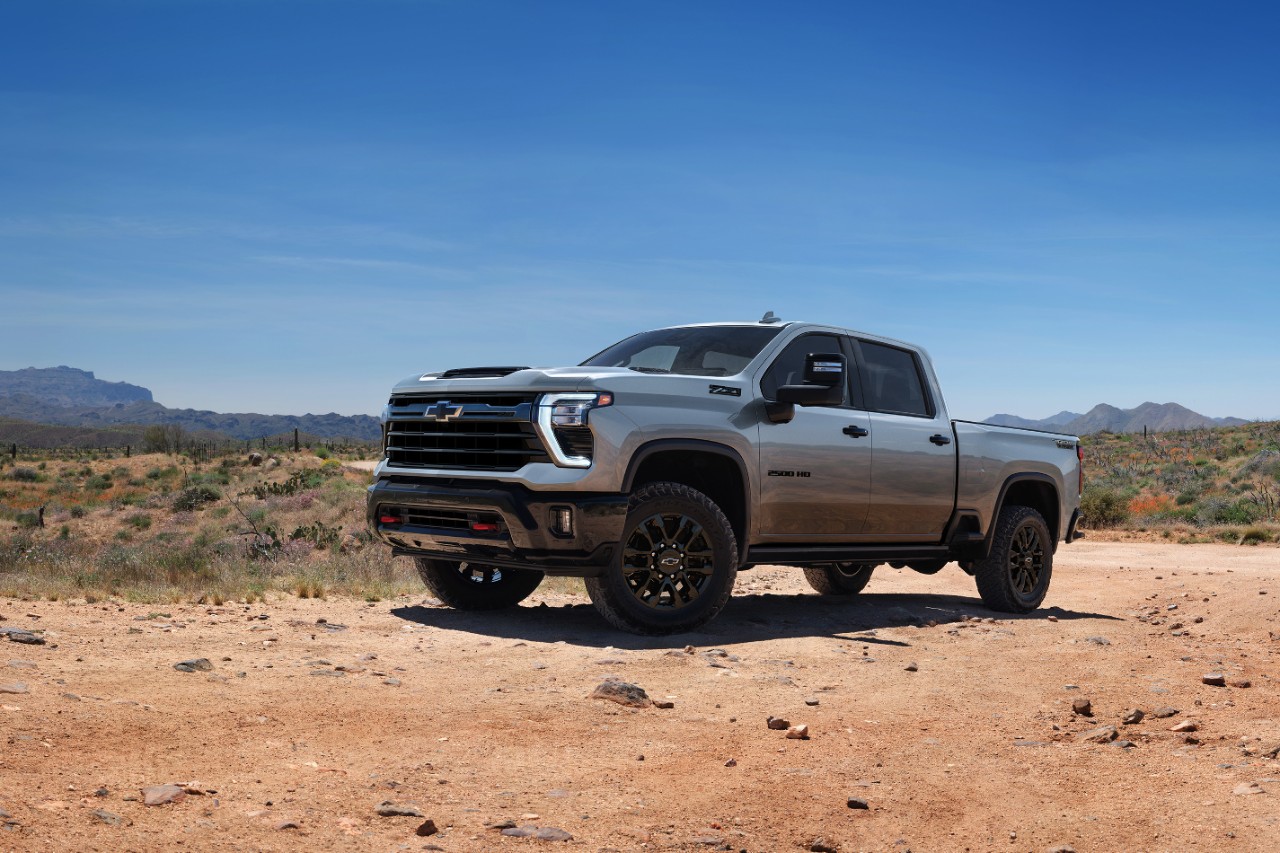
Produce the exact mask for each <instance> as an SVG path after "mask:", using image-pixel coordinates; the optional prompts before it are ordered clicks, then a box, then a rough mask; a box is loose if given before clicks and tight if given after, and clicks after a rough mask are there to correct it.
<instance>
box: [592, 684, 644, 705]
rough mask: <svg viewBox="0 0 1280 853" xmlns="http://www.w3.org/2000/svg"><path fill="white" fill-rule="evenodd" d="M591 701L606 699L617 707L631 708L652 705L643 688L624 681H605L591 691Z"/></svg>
mask: <svg viewBox="0 0 1280 853" xmlns="http://www.w3.org/2000/svg"><path fill="white" fill-rule="evenodd" d="M591 698H593V699H608V700H609V701H610V702H617V703H618V704H619V705H627V706H629V707H632V708H648V707H649V706H650V705H652V704H653V700H652V699H650V698H649V694H648V693H645V692H644V688H643V687H641V686H640V685H638V684H629V683H627V682H625V681H618V680H616V679H612V678H609V679H605V680H604V681H602V682H600V684H599V685H597V686H596V689H595V690H593V691H591Z"/></svg>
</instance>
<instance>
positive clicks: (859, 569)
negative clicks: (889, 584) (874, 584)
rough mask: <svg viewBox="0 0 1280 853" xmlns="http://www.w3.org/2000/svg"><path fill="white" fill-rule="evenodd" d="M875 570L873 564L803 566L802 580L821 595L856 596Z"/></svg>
mask: <svg viewBox="0 0 1280 853" xmlns="http://www.w3.org/2000/svg"><path fill="white" fill-rule="evenodd" d="M875 570H876V566H875V563H852V562H844V563H822V564H820V565H816V566H805V567H804V579H805V580H807V581H808V582H809V586H811V587H813V588H814V589H815V590H817V591H818V592H820V593H822V594H823V595H857V594H858V593H860V592H862V588H863V587H865V586H866V585H867V581H869V580H871V573H872V572H874V571H875Z"/></svg>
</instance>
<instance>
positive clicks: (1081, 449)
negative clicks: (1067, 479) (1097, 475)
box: [1076, 444, 1084, 495]
mask: <svg viewBox="0 0 1280 853" xmlns="http://www.w3.org/2000/svg"><path fill="white" fill-rule="evenodd" d="M1076 459H1079V460H1080V494H1081V495H1083V494H1084V446H1083V445H1080V444H1077V445H1076Z"/></svg>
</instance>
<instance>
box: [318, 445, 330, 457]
mask: <svg viewBox="0 0 1280 853" xmlns="http://www.w3.org/2000/svg"><path fill="white" fill-rule="evenodd" d="M315 453H316V456H317V457H318V458H320V459H328V458H329V457H331V456H333V451H332V450H330V449H329V448H327V447H324V446H323V445H322V446H320V447H317V448H316V450H315Z"/></svg>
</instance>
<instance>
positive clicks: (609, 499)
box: [367, 477, 627, 577]
mask: <svg viewBox="0 0 1280 853" xmlns="http://www.w3.org/2000/svg"><path fill="white" fill-rule="evenodd" d="M367 509H368V511H367V517H368V523H369V529H370V530H371V531H372V532H373V534H374V535H375V536H377V537H378V538H379V539H381V540H382V541H383V542H385V543H387V544H388V545H390V546H391V547H392V549H393V550H394V553H396V554H398V555H405V556H412V557H435V558H438V559H447V560H466V561H469V562H484V563H489V564H492V565H498V566H508V567H514V568H530V569H537V570H539V571H543V572H546V573H547V574H549V575H576V576H580V577H587V576H592V575H598V574H600V573H601V572H602V571H603V570H604V569H605V567H606V566H608V565H609V562H610V561H611V560H612V559H613V555H614V552H615V551H616V550H617V548H618V544H619V542H620V541H621V539H622V528H623V525H624V523H625V521H626V515H627V496H626V495H616V494H599V493H594V492H551V493H547V492H535V491H532V490H530V489H526V488H525V487H523V486H520V485H516V484H511V483H497V482H491V483H485V484H472V483H466V484H465V485H461V484H459V481H457V480H453V481H445V482H440V481H431V480H417V479H416V478H412V477H392V478H388V479H383V480H379V481H378V482H376V483H375V484H374V485H372V486H370V487H369V498H368V505H367ZM565 510H567V511H568V512H569V518H570V519H571V523H570V525H569V529H568V530H565V529H563V525H558V524H557V519H563V517H564V511H565Z"/></svg>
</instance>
